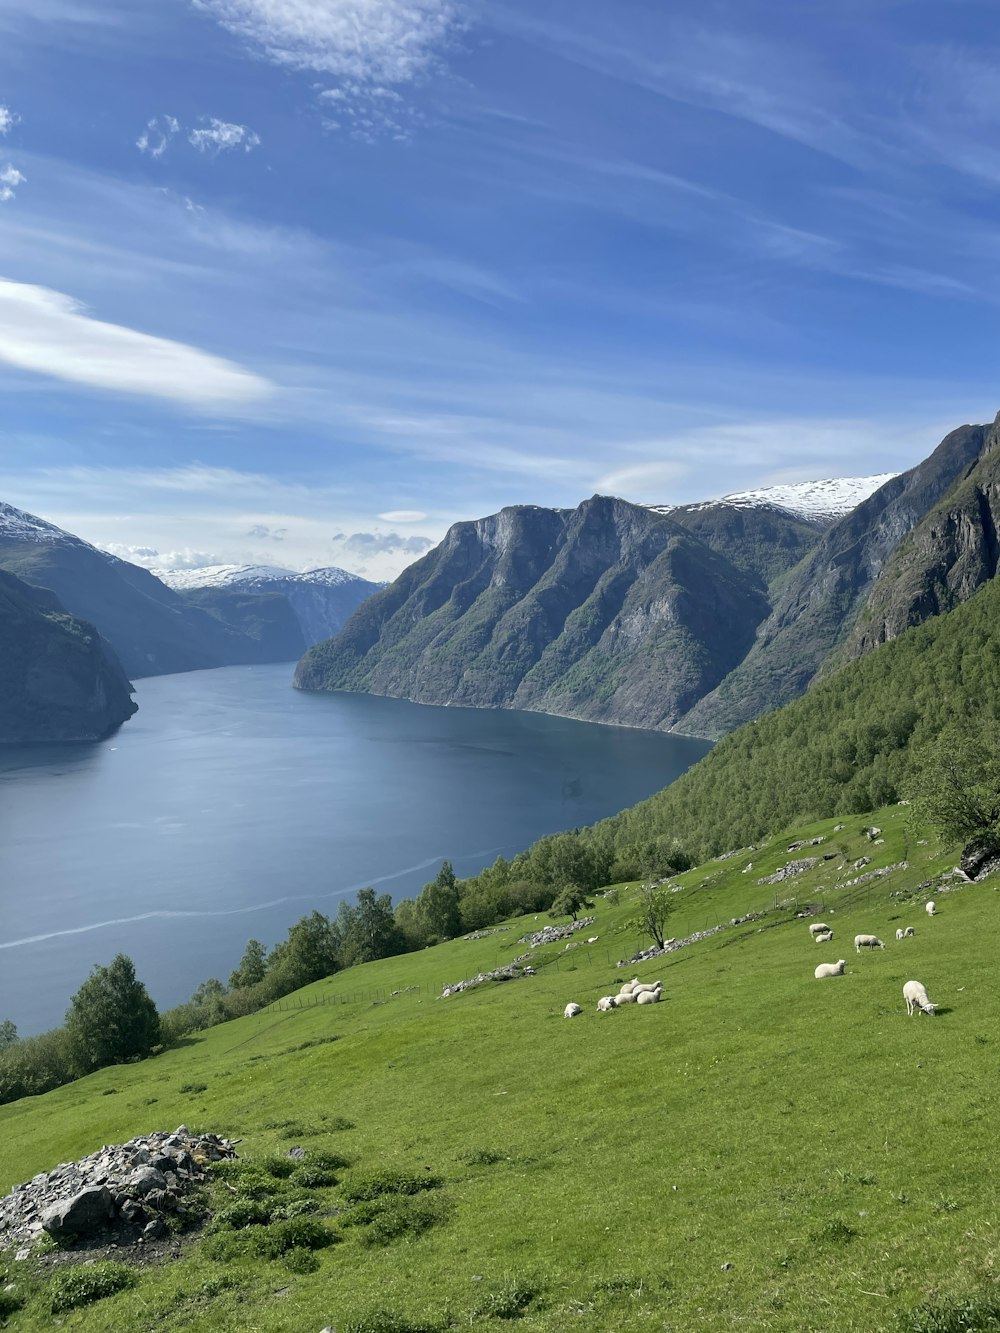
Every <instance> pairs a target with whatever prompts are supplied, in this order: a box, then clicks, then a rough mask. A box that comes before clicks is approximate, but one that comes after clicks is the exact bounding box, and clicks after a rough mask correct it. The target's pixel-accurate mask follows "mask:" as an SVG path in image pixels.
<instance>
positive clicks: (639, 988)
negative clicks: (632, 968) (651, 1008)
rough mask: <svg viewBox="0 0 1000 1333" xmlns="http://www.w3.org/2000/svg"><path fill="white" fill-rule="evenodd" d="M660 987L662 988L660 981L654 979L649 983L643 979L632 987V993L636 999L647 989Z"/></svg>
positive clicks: (659, 988) (658, 988)
mask: <svg viewBox="0 0 1000 1333" xmlns="http://www.w3.org/2000/svg"><path fill="white" fill-rule="evenodd" d="M662 989H663V982H662V981H654V982H653V984H652V985H650V983H649V982H648V981H643V982H640V983H639V985H638V986H633V987H632V994H633V995H634V996H635V997H636V999H638V998H639V996H640V995H642V994H644V993H646V992H648V991H652V990H662Z"/></svg>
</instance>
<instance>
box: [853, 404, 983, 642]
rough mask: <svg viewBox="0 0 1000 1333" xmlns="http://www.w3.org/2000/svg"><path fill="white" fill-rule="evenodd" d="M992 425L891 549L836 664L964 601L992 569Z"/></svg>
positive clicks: (896, 636) (980, 584) (895, 636)
mask: <svg viewBox="0 0 1000 1333" xmlns="http://www.w3.org/2000/svg"><path fill="white" fill-rule="evenodd" d="M998 533H1000V417H998V418H997V420H996V422H994V424H993V426H992V427H991V428H990V429H989V431H988V432H987V434H986V439H985V442H984V444H983V448H982V451H981V453H980V455H979V457H978V459H977V460H976V461H975V462H974V464H973V465H972V466H971V467H970V468H969V469H968V470H967V471H966V472H965V474H964V475H963V476H962V478H961V479H960V480H959V482H958V483H957V484H956V485H955V486H953V487H952V489H951V490H949V491H948V493H947V494H946V496H945V497H944V499H943V500H941V501H940V502H939V503H938V504H936V505H935V506H934V507H933V508H932V509H931V511H930V513H928V514H927V515H926V516H925V517H924V518H923V519H922V520H921V522H920V523H918V524H917V526H916V527H915V528H914V529H913V531H912V532H911V533H910V534H909V535H908V536H907V537H906V538H905V539H904V540H903V541H902V542H901V543H900V544H899V546H898V547H897V549H896V550H895V551H894V552H893V554H892V556H891V558H890V559H889V560H888V561H887V563H886V566H885V569H884V570H883V572H882V573H881V575H880V576H879V578H878V579H877V581H876V582H875V584H874V586H873V587H872V589H871V592H870V593H869V595H868V598H867V600H866V602H865V605H864V607H863V609H862V612H861V614H860V616H859V617H858V620H857V623H856V625H855V626H854V629H853V630H852V632H851V635H850V637H849V638H848V640H847V643H846V644H845V648H844V652H843V654H842V656H843V657H844V658H848V657H860V656H862V655H863V654H865V653H868V652H871V651H872V649H873V648H877V647H878V646H879V644H882V643H886V642H887V641H888V640H889V639H895V638H898V636H899V635H900V634H903V633H904V632H905V631H906V630H908V629H910V628H911V627H912V626H914V625H919V624H921V623H922V622H923V621H925V620H927V619H929V618H930V617H931V616H936V615H939V614H940V613H941V612H943V611H949V610H951V608H952V607H954V606H957V605H958V604H959V603H960V602H965V601H968V599H969V598H970V597H971V596H972V595H973V593H974V592H976V590H977V589H978V588H980V587H981V586H982V585H983V584H984V583H986V582H988V581H989V580H990V579H992V578H995V577H996V574H997V567H998V563H1000V536H998Z"/></svg>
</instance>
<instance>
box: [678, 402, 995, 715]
mask: <svg viewBox="0 0 1000 1333" xmlns="http://www.w3.org/2000/svg"><path fill="white" fill-rule="evenodd" d="M987 433H988V428H987V427H985V426H962V427H960V428H959V429H958V430H955V431H952V433H951V434H950V435H948V436H947V437H946V438H945V439H944V440H943V441H942V442H941V444H940V445H939V446H938V447H937V449H936V450H935V451H934V453H933V454H931V456H930V457H929V458H928V459H926V460H925V461H924V462H923V463H921V464H920V465H919V466H918V467H915V468H912V469H911V470H910V471H909V472H904V473H901V474H900V475H899V476H897V477H894V478H893V479H892V480H891V481H889V482H887V483H886V485H884V486H882V487H881V488H880V489H879V490H877V491H876V492H875V494H874V495H872V496H870V497H869V498H868V499H867V500H865V501H863V502H862V503H861V504H859V505H858V507H857V508H856V509H854V510H852V511H851V513H849V514H848V515H847V516H846V517H845V518H842V519H841V520H840V521H839V522H838V523H836V524H834V526H833V527H832V528H830V529H829V530H828V531H827V532H826V534H825V535H824V536H823V538H822V539H821V541H820V542H819V543H818V545H817V546H816V547H815V548H814V549H813V550H812V552H811V553H810V554H809V555H808V556H806V558H805V559H804V560H803V561H802V562H801V564H800V565H798V566H797V567H796V569H795V570H794V571H793V572H792V573H791V574H790V575H789V576H788V580H787V582H786V583H784V585H783V586H782V590H781V593H780V595H779V597H778V598H777V600H776V602H775V605H774V609H773V611H772V612H771V614H770V615H769V616H768V617H767V619H766V620H765V621H764V622H763V623H762V624H761V626H760V628H759V630H758V631H757V635H756V641H755V643H754V645H753V647H752V649H751V650H750V652H749V653H748V654H747V655H746V658H745V660H744V661H742V662H741V663H740V664H739V666H738V667H736V669H735V670H734V671H733V672H732V673H731V674H730V675H729V676H728V677H727V678H726V679H725V680H724V681H722V682H721V684H720V685H719V686H718V687H717V688H716V689H714V690H713V691H711V692H710V693H709V694H708V695H707V696H706V697H705V698H704V699H702V700H700V701H699V702H698V703H697V704H695V705H694V707H693V708H692V709H691V710H690V711H689V712H688V713H687V714H686V715H685V716H684V717H683V718H681V719H680V721H679V723H678V728H679V730H682V731H689V732H692V733H693V734H695V735H701V736H713V737H714V736H720V735H722V734H723V733H725V732H727V731H731V730H732V729H733V728H734V727H737V726H739V725H740V724H741V723H743V722H747V721H749V720H750V719H751V718H754V717H757V716H759V715H760V714H761V713H763V712H767V711H768V710H769V709H771V708H776V707H778V706H779V705H780V704H783V703H787V702H788V701H789V700H790V699H794V698H795V697H796V696H798V695H799V694H801V693H802V692H803V691H804V690H805V689H806V688H807V687H808V685H809V683H810V681H811V680H813V679H814V677H815V676H816V675H817V673H818V672H819V671H820V670H821V669H822V667H823V666H824V663H825V662H827V660H828V659H829V658H830V657H831V654H834V653H836V652H837V651H838V650H839V649H840V647H841V645H842V644H843V643H844V641H845V640H846V639H847V637H848V635H849V634H850V632H851V629H852V628H853V626H854V624H855V621H856V620H857V618H858V615H859V613H860V612H861V609H862V607H863V605H864V603H865V601H866V599H867V597H868V595H869V593H870V592H871V590H872V587H873V585H874V583H875V580H876V579H877V578H878V577H879V575H880V574H881V573H882V570H883V568H884V567H885V566H886V563H887V561H888V560H889V558H890V557H891V556H892V554H893V552H894V551H895V550H896V548H897V547H898V546H899V544H900V542H902V541H903V539H904V538H905V537H906V536H907V535H908V534H909V533H910V532H912V531H913V529H914V528H915V527H916V526H917V525H918V524H919V523H920V522H921V520H922V519H923V518H924V517H925V515H927V513H928V512H929V511H930V510H931V509H932V508H933V507H934V506H935V505H936V504H937V503H938V501H939V500H941V499H942V497H943V496H944V495H945V494H946V493H947V492H948V491H949V490H950V489H951V487H952V486H954V485H955V483H956V481H958V480H959V479H960V478H961V477H962V476H963V475H964V473H965V472H966V471H967V470H968V469H969V468H970V467H971V466H972V465H973V464H974V463H975V461H976V460H977V458H978V457H979V454H980V452H981V450H982V449H983V447H984V444H985V442H986V436H987Z"/></svg>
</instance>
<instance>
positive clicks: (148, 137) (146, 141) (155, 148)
mask: <svg viewBox="0 0 1000 1333" xmlns="http://www.w3.org/2000/svg"><path fill="white" fill-rule="evenodd" d="M180 128H181V126H180V121H179V120H178V119H177V118H176V116H152V117H151V118H150V119H149V120H147V121H146V128H145V129H144V130H143V132H142V133H141V134H140V135H139V137H138V139H136V141H135V146H136V148H138V150H139V152H140V153H148V154H149V156H150V157H162V156H163V154H164V153H165V152H166V151H167V149H168V148H169V147H170V141H171V139H172V138H173V137H174V135H175V134H177V133H178V132H179V131H180Z"/></svg>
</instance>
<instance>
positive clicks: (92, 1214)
mask: <svg viewBox="0 0 1000 1333" xmlns="http://www.w3.org/2000/svg"><path fill="white" fill-rule="evenodd" d="M114 1214H115V1197H114V1195H113V1194H112V1193H111V1191H110V1190H109V1189H108V1187H107V1185H98V1186H97V1187H96V1188H94V1189H85V1190H80V1192H79V1193H78V1194H71V1195H70V1197H69V1198H68V1199H60V1200H58V1201H57V1202H55V1203H53V1204H51V1205H50V1206H49V1207H48V1208H46V1209H44V1211H43V1212H42V1213H41V1224H42V1229H43V1230H44V1231H47V1232H48V1234H49V1235H50V1236H51V1237H52V1238H53V1240H72V1239H74V1238H75V1237H77V1236H85V1235H87V1234H89V1233H90V1232H91V1231H99V1230H100V1229H101V1227H103V1226H105V1225H106V1224H107V1223H108V1222H110V1221H111V1219H112V1217H114Z"/></svg>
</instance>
